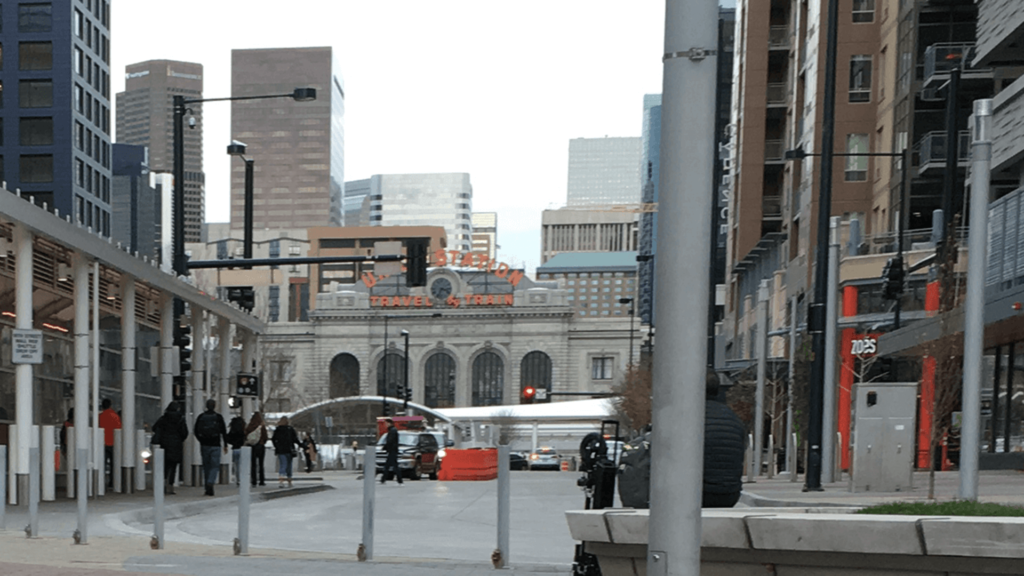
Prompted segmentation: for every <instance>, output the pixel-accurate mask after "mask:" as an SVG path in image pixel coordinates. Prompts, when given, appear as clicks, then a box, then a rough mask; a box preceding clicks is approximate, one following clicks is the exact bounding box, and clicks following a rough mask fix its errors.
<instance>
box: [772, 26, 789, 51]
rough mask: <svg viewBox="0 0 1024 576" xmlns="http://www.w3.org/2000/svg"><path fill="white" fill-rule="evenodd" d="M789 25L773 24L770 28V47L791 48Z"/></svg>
mask: <svg viewBox="0 0 1024 576" xmlns="http://www.w3.org/2000/svg"><path fill="white" fill-rule="evenodd" d="M789 44H790V37H789V26H772V27H770V28H769V29H768V47H769V48H789Z"/></svg>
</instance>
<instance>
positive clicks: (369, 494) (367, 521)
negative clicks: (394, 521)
mask: <svg viewBox="0 0 1024 576" xmlns="http://www.w3.org/2000/svg"><path fill="white" fill-rule="evenodd" d="M376 469H377V451H376V450H374V447H373V445H371V444H367V445H366V450H364V452H363V543H362V544H360V545H359V551H358V552H357V554H356V556H358V557H359V561H360V562H365V561H367V560H373V498H374V489H375V486H374V483H373V482H374V480H375V476H376V474H374V471H375V470H376Z"/></svg>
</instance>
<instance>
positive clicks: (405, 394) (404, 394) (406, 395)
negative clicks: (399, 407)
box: [402, 386, 412, 402]
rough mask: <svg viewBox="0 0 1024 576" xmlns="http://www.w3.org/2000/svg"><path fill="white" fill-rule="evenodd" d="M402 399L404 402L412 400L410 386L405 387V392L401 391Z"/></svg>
mask: <svg viewBox="0 0 1024 576" xmlns="http://www.w3.org/2000/svg"><path fill="white" fill-rule="evenodd" d="M402 398H403V399H405V401H406V402H409V401H410V400H412V386H405V390H403V391H402Z"/></svg>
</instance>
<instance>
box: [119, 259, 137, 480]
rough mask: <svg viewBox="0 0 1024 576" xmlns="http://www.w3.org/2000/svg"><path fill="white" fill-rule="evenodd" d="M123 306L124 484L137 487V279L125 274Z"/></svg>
mask: <svg viewBox="0 0 1024 576" xmlns="http://www.w3.org/2000/svg"><path fill="white" fill-rule="evenodd" d="M122 281H123V282H124V284H123V285H122V290H123V292H122V306H121V446H122V452H121V470H120V471H119V472H120V474H121V486H122V489H123V490H124V492H125V493H127V494H131V493H132V492H134V488H135V478H134V473H135V430H136V428H138V424H137V423H136V421H135V360H136V349H135V330H136V324H135V279H134V278H131V277H128V276H125V277H122Z"/></svg>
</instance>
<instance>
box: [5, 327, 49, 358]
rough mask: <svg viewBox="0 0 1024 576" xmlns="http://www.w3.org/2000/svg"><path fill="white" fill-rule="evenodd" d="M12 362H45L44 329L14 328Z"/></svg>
mask: <svg viewBox="0 0 1024 576" xmlns="http://www.w3.org/2000/svg"><path fill="white" fill-rule="evenodd" d="M11 362H13V363H14V364H42V363H43V332H42V330H14V331H13V338H11Z"/></svg>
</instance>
